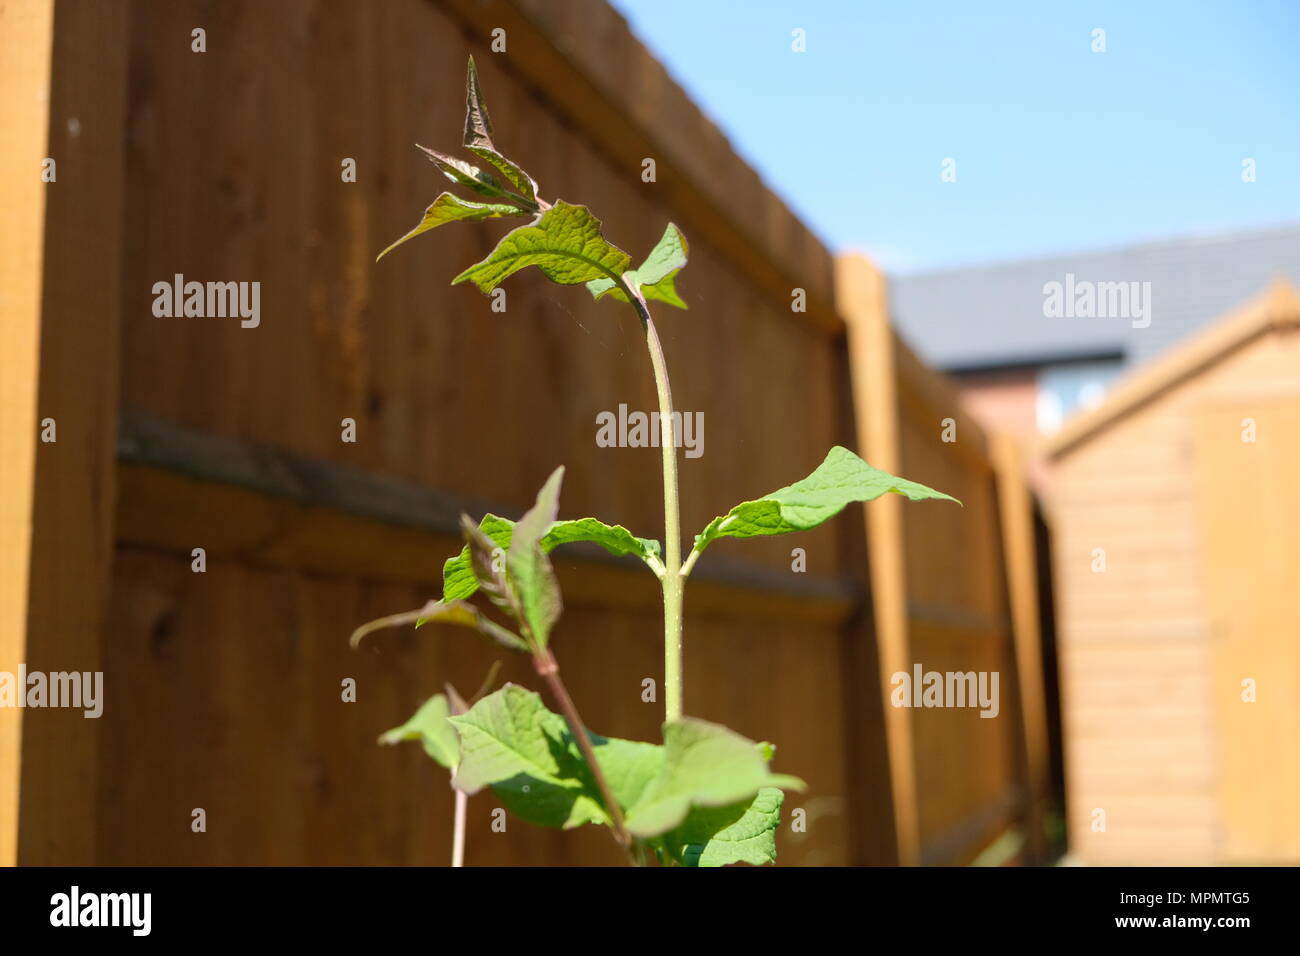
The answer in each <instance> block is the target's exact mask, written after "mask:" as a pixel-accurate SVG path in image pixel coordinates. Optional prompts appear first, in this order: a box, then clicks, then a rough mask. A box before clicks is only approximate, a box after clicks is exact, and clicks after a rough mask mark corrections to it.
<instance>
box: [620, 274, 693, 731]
mask: <svg viewBox="0 0 1300 956" xmlns="http://www.w3.org/2000/svg"><path fill="white" fill-rule="evenodd" d="M619 284H620V285H621V286H622V288H623V291H624V292H626V293H627V295H628V298H629V299H631V301H632V305H633V306H634V307H635V308H636V311H637V315H638V316H640V318H641V327H642V328H643V329H644V330H645V339H646V347H647V348H648V349H649V350H650V364H651V366H652V367H653V368H654V375H655V389H656V391H657V392H658V393H659V450H660V453H661V455H662V456H663V465H664V574H663V577H662V578H661V579H660V580H661V583H662V584H663V592H664V720H665V721H674V720H680V719H681V716H682V596H683V590H684V588H685V583H686V582H685V578H684V577H683V576H682V573H681V571H682V521H681V499H680V494H679V491H678V484H677V436H676V435H675V434H674V431H673V391H672V386H671V385H670V384H669V382H668V365H667V363H666V362H665V361H664V349H663V344H662V343H661V342H660V341H659V332H658V331H657V330H656V329H655V323H654V319H652V318H651V317H650V309H649V308H648V307H647V306H646V302H645V298H644V297H643V296H642V295H641V290H640V289H637V288H634V287H633V286H632V284H631V283H629V282H627V281H626V280H625V279H622V278H620V279H619Z"/></svg>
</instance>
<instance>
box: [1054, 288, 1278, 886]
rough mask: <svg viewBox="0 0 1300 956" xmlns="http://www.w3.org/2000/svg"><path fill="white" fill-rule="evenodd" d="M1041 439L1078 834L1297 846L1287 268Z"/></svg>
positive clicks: (1230, 850) (1117, 842) (1216, 849)
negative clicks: (1279, 278)
mask: <svg viewBox="0 0 1300 956" xmlns="http://www.w3.org/2000/svg"><path fill="white" fill-rule="evenodd" d="M1045 456H1046V458H1047V459H1048V462H1049V464H1050V466H1051V481H1050V489H1051V490H1050V493H1049V502H1048V506H1049V513H1050V516H1051V520H1052V522H1053V540H1054V551H1055V562H1054V566H1055V569H1056V577H1057V581H1056V585H1057V601H1058V613H1059V620H1058V641H1059V650H1060V668H1061V686H1062V690H1061V697H1062V710H1063V721H1064V733H1065V751H1066V768H1067V787H1068V803H1069V817H1070V838H1071V845H1072V848H1073V850H1074V852H1075V853H1076V854H1077V855H1078V856H1079V857H1080V858H1081V859H1082V860H1083V861H1085V862H1088V863H1211V862H1215V863H1226V862H1269V861H1274V862H1276V861H1294V860H1297V859H1300V818H1297V816H1296V813H1295V811H1296V808H1297V807H1300V603H1297V600H1296V591H1297V587H1298V586H1300V536H1297V534H1296V529H1297V528H1300V497H1298V496H1297V493H1296V491H1297V489H1298V488H1300V298H1298V297H1297V296H1296V294H1295V293H1294V292H1293V291H1292V290H1291V289H1290V288H1289V287H1287V286H1285V285H1283V284H1280V283H1279V284H1278V285H1277V286H1276V287H1275V288H1273V289H1272V290H1271V291H1270V292H1268V293H1267V294H1265V295H1263V296H1262V297H1260V298H1259V299H1257V300H1255V301H1252V302H1250V303H1248V304H1246V305H1245V306H1243V307H1242V308H1241V309H1240V310H1239V311H1237V312H1236V313H1234V314H1232V315H1230V316H1228V317H1226V318H1224V319H1223V320H1221V321H1220V322H1218V323H1216V324H1215V325H1213V326H1211V327H1209V328H1208V329H1206V330H1205V331H1203V332H1202V333H1200V334H1199V335H1198V336H1196V337H1195V338H1193V339H1191V340H1189V341H1188V342H1186V343H1185V344H1183V345H1182V346H1180V347H1179V348H1177V349H1175V350H1173V351H1172V352H1170V353H1167V354H1166V355H1165V356H1164V357H1163V358H1162V359H1159V360H1157V361H1155V362H1153V363H1152V364H1150V365H1147V366H1146V367H1144V368H1143V369H1142V370H1140V371H1138V372H1136V373H1135V374H1134V375H1133V376H1131V377H1130V378H1129V379H1128V380H1126V381H1124V382H1122V383H1120V384H1119V385H1118V386H1117V387H1116V389H1115V390H1114V391H1113V392H1112V393H1111V395H1110V396H1109V397H1108V399H1107V400H1106V401H1105V403H1104V404H1102V405H1101V406H1100V407H1098V408H1096V409H1094V410H1093V411H1091V412H1088V413H1086V414H1084V415H1082V416H1080V417H1079V418H1076V419H1075V420H1073V421H1072V422H1071V423H1069V424H1067V426H1066V427H1065V428H1064V429H1062V430H1061V431H1060V432H1059V433H1058V434H1057V435H1055V436H1054V437H1053V438H1052V439H1051V440H1050V441H1049V442H1048V444H1047V445H1046V448H1045Z"/></svg>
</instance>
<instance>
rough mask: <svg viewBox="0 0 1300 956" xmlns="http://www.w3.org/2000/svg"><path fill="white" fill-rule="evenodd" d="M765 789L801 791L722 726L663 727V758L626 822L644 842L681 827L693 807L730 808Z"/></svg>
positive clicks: (688, 723)
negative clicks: (770, 769)
mask: <svg viewBox="0 0 1300 956" xmlns="http://www.w3.org/2000/svg"><path fill="white" fill-rule="evenodd" d="M764 787H781V788H785V789H795V790H802V789H803V787H804V783H803V781H802V780H799V779H798V778H796V777H788V776H783V775H780V774H773V773H771V772H770V771H769V770H768V769H767V761H766V760H764V759H763V754H762V753H761V752H760V750H759V748H758V745H757V744H755V743H754V742H753V741H752V740H748V739H746V738H744V737H742V736H741V735H740V734H738V733H736V732H735V731H732V730H728V729H727V728H726V727H723V726H721V725H720V724H712V723H709V722H708V721H705V720H697V719H695V718H693V717H683V718H682V719H681V720H677V721H673V722H672V723H668V724H665V725H664V757H663V765H662V766H661V767H660V769H659V773H658V774H657V775H656V776H655V778H654V779H653V780H651V781H650V783H649V784H648V785H647V786H646V788H645V790H644V792H642V794H641V797H640V799H639V800H637V802H636V803H635V804H634V805H633V806H632V807H630V808H629V809H628V811H627V817H626V819H625V820H624V823H625V825H626V826H627V829H628V832H629V833H631V834H632V835H633V836H638V837H641V838H643V839H645V838H649V837H656V836H659V835H660V834H663V833H667V832H668V831H669V830H672V829H674V828H676V827H678V826H680V825H681V824H682V822H683V821H684V820H685V819H686V818H687V815H688V814H689V813H690V811H691V808H692V807H730V806H732V805H733V804H737V803H740V802H742V801H750V800H752V799H753V797H754V796H755V795H756V794H757V793H758V791H759V790H761V789H763V788H764Z"/></svg>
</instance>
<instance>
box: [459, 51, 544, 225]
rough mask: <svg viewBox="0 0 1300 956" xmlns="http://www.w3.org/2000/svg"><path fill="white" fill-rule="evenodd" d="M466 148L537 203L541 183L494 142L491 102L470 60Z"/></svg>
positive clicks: (466, 105) (467, 81)
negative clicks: (538, 187) (489, 113)
mask: <svg viewBox="0 0 1300 956" xmlns="http://www.w3.org/2000/svg"><path fill="white" fill-rule="evenodd" d="M464 143H465V148H466V149H468V150H469V151H470V152H471V153H473V154H474V155H475V156H478V157H479V158H480V159H484V160H487V161H488V162H489V163H491V164H492V165H493V166H495V167H496V168H497V170H498V171H499V172H500V173H501V175H502V176H504V177H505V178H506V179H507V180H508V181H509V182H510V184H511V185H513V186H514V187H515V188H516V189H518V190H519V192H520V193H522V194H523V196H524V198H525V199H527V200H528V201H529V202H530V203H534V204H535V203H536V200H537V182H536V180H534V179H533V177H531V176H529V175H528V174H527V173H526V172H524V171H523V169H521V168H520V167H519V166H518V165H516V164H515V163H513V162H511V161H510V160H508V159H506V157H505V156H503V155H502V154H501V153H500V152H499V151H498V150H497V148H496V146H495V145H494V144H493V142H492V120H491V119H490V118H489V117H488V111H487V103H485V102H484V100H483V90H482V89H481V88H480V87H479V82H478V68H477V67H476V66H475V65H474V58H473V57H470V58H469V67H468V70H467V74H466V77H465V137H464Z"/></svg>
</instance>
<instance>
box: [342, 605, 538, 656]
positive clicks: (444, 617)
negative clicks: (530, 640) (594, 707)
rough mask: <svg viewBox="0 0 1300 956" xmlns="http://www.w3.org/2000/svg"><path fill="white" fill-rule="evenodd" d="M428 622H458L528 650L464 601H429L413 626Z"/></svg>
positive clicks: (513, 646)
mask: <svg viewBox="0 0 1300 956" xmlns="http://www.w3.org/2000/svg"><path fill="white" fill-rule="evenodd" d="M429 623H437V624H459V625H461V626H462V627H472V628H474V630H476V631H478V632H479V633H480V634H485V635H486V636H488V637H490V638H492V639H493V640H494V641H496V642H497V643H498V644H501V645H503V646H505V647H508V648H510V649H511V650H512V651H526V650H528V645H527V644H525V643H524V642H523V639H522V638H520V637H519V635H517V634H515V633H513V632H511V631H508V630H506V629H505V628H504V627H502V626H501V625H500V624H498V623H497V622H496V621H494V620H492V619H491V618H490V617H487V616H486V615H484V614H483V613H482V612H481V611H480V610H479V609H478V608H476V607H475V606H474V605H473V604H470V603H468V602H466V601H430V602H429V603H428V604H426V605H425V606H424V608H423V609H422V610H421V611H420V612H419V617H417V618H416V620H415V626H416V627H421V626H423V625H425V624H429ZM358 639H359V638H358V637H357V636H355V635H354V636H353V641H352V643H353V646H356V643H357V640H358Z"/></svg>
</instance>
